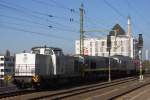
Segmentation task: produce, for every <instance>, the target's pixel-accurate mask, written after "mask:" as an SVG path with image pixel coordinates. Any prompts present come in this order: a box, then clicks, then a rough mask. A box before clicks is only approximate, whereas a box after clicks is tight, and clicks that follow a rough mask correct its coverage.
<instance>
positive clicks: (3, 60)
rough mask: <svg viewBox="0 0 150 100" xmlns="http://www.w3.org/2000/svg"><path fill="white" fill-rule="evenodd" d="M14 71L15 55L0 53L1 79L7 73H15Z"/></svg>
mask: <svg viewBox="0 0 150 100" xmlns="http://www.w3.org/2000/svg"><path fill="white" fill-rule="evenodd" d="M13 73H14V57H13V56H10V55H0V80H3V79H4V76H5V75H13Z"/></svg>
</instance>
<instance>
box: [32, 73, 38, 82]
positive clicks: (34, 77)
mask: <svg viewBox="0 0 150 100" xmlns="http://www.w3.org/2000/svg"><path fill="white" fill-rule="evenodd" d="M32 80H33V82H35V83H37V82H39V76H38V75H34V76H33V77H32Z"/></svg>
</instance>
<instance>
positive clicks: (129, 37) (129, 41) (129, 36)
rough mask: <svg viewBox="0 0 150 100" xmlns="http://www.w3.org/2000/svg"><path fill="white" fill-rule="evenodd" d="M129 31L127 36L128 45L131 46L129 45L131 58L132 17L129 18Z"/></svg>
mask: <svg viewBox="0 0 150 100" xmlns="http://www.w3.org/2000/svg"><path fill="white" fill-rule="evenodd" d="M127 24H128V31H127V36H128V39H129V40H128V43H129V45H128V52H129V53H128V56H129V57H131V56H132V55H131V45H132V44H131V18H130V16H128V23H127Z"/></svg>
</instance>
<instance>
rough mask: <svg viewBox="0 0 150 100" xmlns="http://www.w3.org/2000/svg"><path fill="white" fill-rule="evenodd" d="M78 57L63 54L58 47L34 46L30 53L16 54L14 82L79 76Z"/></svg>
mask: <svg viewBox="0 0 150 100" xmlns="http://www.w3.org/2000/svg"><path fill="white" fill-rule="evenodd" d="M78 65H79V64H78V57H73V56H64V54H63V52H62V50H61V49H59V48H53V47H34V48H32V50H31V53H19V54H16V63H15V76H14V77H15V82H17V83H21V84H22V83H32V82H34V81H35V82H38V81H40V80H41V79H44V80H49V79H54V78H57V77H63V78H64V77H76V76H79V68H78V67H79V66H78Z"/></svg>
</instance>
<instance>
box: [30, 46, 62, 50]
mask: <svg viewBox="0 0 150 100" xmlns="http://www.w3.org/2000/svg"><path fill="white" fill-rule="evenodd" d="M38 48H49V49H53V50H62V49H60V48H56V47H47V46H37V47H33V48H31V50H34V49H38Z"/></svg>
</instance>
